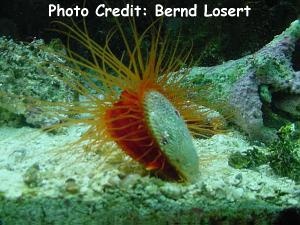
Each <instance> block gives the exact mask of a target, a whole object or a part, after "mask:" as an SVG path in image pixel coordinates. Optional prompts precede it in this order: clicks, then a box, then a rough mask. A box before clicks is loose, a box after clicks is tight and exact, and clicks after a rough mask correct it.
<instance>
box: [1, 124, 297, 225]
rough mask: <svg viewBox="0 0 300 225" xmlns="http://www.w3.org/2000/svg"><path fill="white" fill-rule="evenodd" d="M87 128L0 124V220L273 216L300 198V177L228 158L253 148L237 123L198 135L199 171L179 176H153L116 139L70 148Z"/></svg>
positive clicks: (267, 221) (199, 220) (134, 221)
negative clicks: (190, 179)
mask: <svg viewBox="0 0 300 225" xmlns="http://www.w3.org/2000/svg"><path fill="white" fill-rule="evenodd" d="M84 130H85V128H82V127H72V128H69V129H68V130H66V131H65V132H61V133H59V134H47V133H43V132H41V131H40V130H35V129H32V128H10V127H1V128H0V224H5V225H7V224H55V225H56V224H131V223H132V224H139V223H140V224H147V223H148V224H153V223H154V221H155V224H166V222H168V223H171V224H172V222H174V221H179V222H180V221H181V220H182V222H191V223H194V222H195V223H207V224H215V223H216V222H219V223H218V224H227V223H228V222H229V223H230V222H234V221H242V222H244V223H245V224H246V223H247V222H249V221H254V222H255V223H257V224H260V223H259V221H260V222H264V224H270V223H272V222H273V221H274V220H275V219H276V217H277V216H278V212H279V211H281V210H283V209H284V208H287V207H293V206H299V205H300V185H299V184H295V182H293V181H292V180H290V179H287V178H282V177H278V176H276V175H274V174H273V173H272V170H271V169H270V168H269V166H268V165H264V166H261V167H259V168H258V169H257V170H247V169H242V170H237V169H234V168H232V167H230V166H228V155H229V154H230V153H231V152H233V151H245V150H247V149H248V148H250V144H249V143H248V142H247V140H246V139H245V137H243V136H242V135H241V134H239V133H238V132H236V131H233V132H230V133H228V134H226V135H215V136H213V137H212V138H210V139H207V140H195V145H196V146H197V150H198V155H199V157H200V162H199V163H200V171H199V179H198V181H197V182H196V183H194V184H178V183H172V182H165V181H162V180H160V179H159V178H156V177H153V176H150V175H149V174H148V172H145V171H144V170H143V168H141V166H139V165H138V164H137V163H135V162H133V161H132V160H131V159H129V158H128V157H126V156H125V155H124V154H123V153H122V152H120V150H119V149H117V148H116V147H115V146H109V148H108V149H110V150H109V151H105V150H104V151H100V152H98V153H95V152H90V151H87V149H89V148H88V147H84V148H82V147H77V148H76V147H73V148H70V146H68V145H67V143H69V142H70V141H74V140H77V139H78V137H80V135H81V133H82V132H84ZM104 149H105V148H104ZM1 222H2V223H1ZM255 223H254V224H255ZM241 224H243V223H241Z"/></svg>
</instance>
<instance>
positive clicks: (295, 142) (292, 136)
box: [228, 124, 300, 182]
mask: <svg viewBox="0 0 300 225" xmlns="http://www.w3.org/2000/svg"><path fill="white" fill-rule="evenodd" d="M278 137H279V140H276V141H274V142H273V143H272V144H271V145H270V146H268V147H255V146H254V147H253V148H252V149H249V150H247V151H245V152H234V153H232V154H231V155H230V157H229V160H228V164H229V165H230V166H233V167H234V168H237V169H242V168H247V169H256V168H257V167H258V166H261V165H263V164H268V165H269V166H270V167H271V168H272V169H273V171H274V173H275V174H277V175H278V176H282V177H289V178H290V179H293V180H295V181H297V182H299V181H300V173H299V171H300V141H299V133H298V132H296V129H295V124H288V125H286V126H283V127H282V128H280V129H279V132H278Z"/></svg>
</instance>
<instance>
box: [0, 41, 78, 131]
mask: <svg viewBox="0 0 300 225" xmlns="http://www.w3.org/2000/svg"><path fill="white" fill-rule="evenodd" d="M60 51H62V50H60ZM0 57H1V60H0V78H1V79H0V113H1V114H3V116H4V115H5V116H4V117H1V118H14V121H20V122H22V123H26V124H29V125H32V126H36V127H42V126H46V125H49V124H53V123H55V122H58V121H57V119H55V118H54V117H53V115H52V119H51V117H50V115H47V113H46V112H43V111H42V109H41V108H39V107H36V104H32V103H33V101H35V100H33V99H41V100H43V101H48V102H53V101H62V102H69V101H72V100H74V99H75V94H74V92H72V91H71V90H70V89H69V88H68V87H67V86H66V84H64V83H63V82H62V81H61V80H59V79H58V77H59V76H62V75H63V76H66V77H73V76H74V73H73V72H70V71H65V70H63V69H62V68H60V67H58V66H56V64H57V63H62V62H64V60H63V59H62V58H60V57H59V56H57V55H55V54H54V53H53V51H52V50H50V49H49V48H48V49H47V47H46V46H45V45H44V43H43V41H41V40H37V41H34V42H31V43H29V44H25V43H16V42H14V41H13V40H10V39H7V38H5V37H2V38H0ZM50 62H51V63H50ZM28 96H30V98H29V97H28ZM33 105H35V106H33ZM2 122H5V121H3V120H2ZM10 123H12V122H11V121H10ZM16 123H18V122H16Z"/></svg>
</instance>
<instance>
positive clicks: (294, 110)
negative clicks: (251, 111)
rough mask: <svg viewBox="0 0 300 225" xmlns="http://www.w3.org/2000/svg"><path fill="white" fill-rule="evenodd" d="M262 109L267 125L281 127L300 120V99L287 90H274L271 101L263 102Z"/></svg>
mask: <svg viewBox="0 0 300 225" xmlns="http://www.w3.org/2000/svg"><path fill="white" fill-rule="evenodd" d="M299 98H300V97H299ZM262 111H263V121H264V124H265V126H267V127H272V128H276V129H279V128H280V127H281V126H284V125H285V124H287V123H290V122H292V123H298V122H299V121H300V100H299V102H298V101H297V96H295V95H291V94H289V93H286V92H274V93H272V102H271V103H267V102H263V106H262Z"/></svg>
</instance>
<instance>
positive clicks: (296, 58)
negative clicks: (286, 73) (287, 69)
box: [292, 39, 300, 71]
mask: <svg viewBox="0 0 300 225" xmlns="http://www.w3.org/2000/svg"><path fill="white" fill-rule="evenodd" d="M292 66H293V69H294V70H295V71H300V39H299V40H298V41H297V42H296V45H295V50H294V52H293V55H292Z"/></svg>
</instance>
